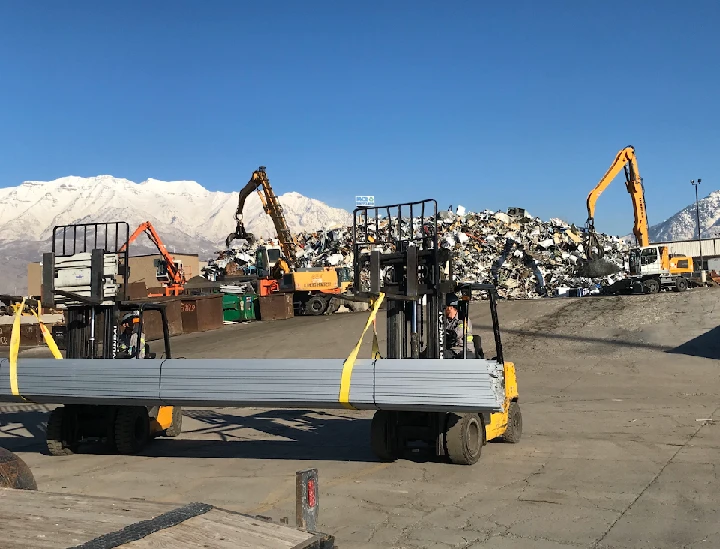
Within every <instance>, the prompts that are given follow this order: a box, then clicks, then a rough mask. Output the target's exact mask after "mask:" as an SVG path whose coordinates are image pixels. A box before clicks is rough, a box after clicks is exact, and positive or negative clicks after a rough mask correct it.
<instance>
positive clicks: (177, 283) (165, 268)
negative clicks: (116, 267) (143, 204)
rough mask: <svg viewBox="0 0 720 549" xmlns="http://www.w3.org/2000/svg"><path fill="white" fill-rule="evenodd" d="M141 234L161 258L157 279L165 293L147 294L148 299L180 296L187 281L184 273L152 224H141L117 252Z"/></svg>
mask: <svg viewBox="0 0 720 549" xmlns="http://www.w3.org/2000/svg"><path fill="white" fill-rule="evenodd" d="M142 233H145V234H146V235H147V237H148V238H149V239H150V241H151V242H152V243H153V244H155V247H156V248H157V249H158V251H159V252H160V255H161V256H162V261H160V263H159V264H158V268H157V279H158V281H160V282H162V284H163V287H164V291H165V293H162V294H149V295H148V297H162V296H176V295H180V293H181V292H182V291H183V289H184V287H185V283H186V282H187V280H186V279H185V273H184V272H183V267H182V263H181V262H179V261H175V258H173V256H172V255H170V252H169V251H168V250H167V248H166V247H165V244H163V241H162V239H161V238H160V235H159V234H158V233H157V231H156V230H155V227H153V225H152V223H150V222H149V221H145V222H144V223H141V224H140V225H139V226H138V228H137V229H135V232H134V233H133V234H132V235H130V238H129V239H128V241H127V243H125V244H123V245H122V247H121V248H120V250H119V251H120V252H122V251H123V250H124V249H125V248H126V247H127V246H128V245H129V244H130V243H131V242H134V241H135V239H136V238H137V237H138V236H140V235H141V234H142Z"/></svg>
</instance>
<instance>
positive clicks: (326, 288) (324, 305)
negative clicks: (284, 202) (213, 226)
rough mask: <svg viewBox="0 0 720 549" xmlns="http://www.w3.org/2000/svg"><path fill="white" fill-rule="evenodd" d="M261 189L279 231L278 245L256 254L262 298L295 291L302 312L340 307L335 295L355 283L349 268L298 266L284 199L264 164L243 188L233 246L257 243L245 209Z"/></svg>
mask: <svg viewBox="0 0 720 549" xmlns="http://www.w3.org/2000/svg"><path fill="white" fill-rule="evenodd" d="M253 191H257V193H258V196H259V197H260V201H261V202H262V205H263V209H264V210H265V213H266V214H267V215H269V216H270V218H271V219H272V221H273V225H274V226H275V232H276V233H277V241H278V245H272V244H270V245H265V246H259V247H258V248H257V251H256V254H255V266H256V268H257V273H258V293H259V294H260V296H261V297H264V296H267V295H270V294H272V293H275V292H286V293H292V294H293V305H294V308H295V311H296V312H297V313H299V314H309V315H322V314H325V313H326V312H328V311H330V312H332V309H333V308H336V307H337V306H339V301H338V300H333V299H332V298H333V297H334V296H339V295H340V294H342V293H343V292H344V291H345V290H346V289H347V287H348V286H350V284H351V276H350V269H349V268H347V267H308V268H299V267H298V266H297V263H298V261H297V253H296V250H297V247H298V244H297V241H296V239H295V237H294V236H293V235H292V233H291V231H290V228H289V227H288V224H287V221H286V220H285V214H284V213H283V208H282V206H281V205H280V201H279V200H278V199H277V196H275V193H274V192H273V190H272V187H271V186H270V180H269V179H268V177H267V173H266V168H265V166H260V167H259V168H258V169H257V170H255V171H254V172H253V174H252V176H251V177H250V181H248V183H247V185H245V186H244V187H243V188H242V190H241V191H240V195H239V197H238V207H237V210H236V211H235V220H236V223H237V224H236V227H235V231H234V232H232V233H230V234H229V235H228V237H227V239H226V240H225V245H226V247H228V248H229V247H230V243H231V242H232V241H233V240H246V241H248V242H249V243H251V244H252V243H253V242H255V240H256V239H255V235H253V234H252V233H249V232H247V231H246V230H245V225H244V223H243V210H244V209H245V201H246V200H247V198H248V196H250V195H251V194H252V193H253Z"/></svg>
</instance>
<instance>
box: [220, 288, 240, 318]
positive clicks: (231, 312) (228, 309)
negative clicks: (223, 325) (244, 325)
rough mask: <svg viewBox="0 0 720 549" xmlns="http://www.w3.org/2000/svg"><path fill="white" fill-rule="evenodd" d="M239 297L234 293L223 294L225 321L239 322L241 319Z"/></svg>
mask: <svg viewBox="0 0 720 549" xmlns="http://www.w3.org/2000/svg"><path fill="white" fill-rule="evenodd" d="M241 301H242V299H241V297H240V296H239V295H234V294H225V295H224V296H223V320H225V321H227V322H239V321H240V320H244V319H243V310H242V304H241Z"/></svg>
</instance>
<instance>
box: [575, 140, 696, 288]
mask: <svg viewBox="0 0 720 549" xmlns="http://www.w3.org/2000/svg"><path fill="white" fill-rule="evenodd" d="M621 170H624V171H625V187H626V188H627V191H628V193H629V194H630V198H631V199H632V204H633V212H634V215H635V223H634V225H633V234H634V235H635V240H636V245H637V246H636V247H634V248H632V249H631V250H630V256H629V258H628V264H629V268H630V278H629V279H627V281H626V282H624V283H621V286H623V287H622V291H623V293H627V292H628V291H635V292H643V293H657V292H659V291H660V290H661V289H672V290H674V291H678V292H683V291H685V290H687V289H688V287H689V282H688V278H687V276H688V275H690V274H691V273H692V272H693V270H694V268H693V260H692V258H690V257H686V256H680V255H675V254H670V251H669V249H668V247H667V246H663V245H656V244H651V243H650V231H649V226H648V218H647V210H646V207H645V191H644V186H643V180H642V177H640V170H639V168H638V162H637V157H636V156H635V148H634V147H633V146H632V145H630V146H627V147H625V148H624V149H622V150H621V151H620V152H618V153H617V155H616V156H615V160H614V161H613V163H612V164H611V165H610V168H609V169H608V171H607V172H605V175H603V177H602V179H600V181H599V182H598V184H597V185H596V186H595V188H594V189H593V190H592V191H590V194H588V197H587V211H588V219H587V223H586V225H585V228H586V232H585V242H584V248H585V253H586V257H587V261H586V263H585V264H584V265H583V270H584V271H585V273H586V274H588V275H590V276H602V275H605V274H610V272H611V271H610V270H608V268H609V264H608V263H607V262H604V261H603V255H604V247H603V243H602V242H601V241H600V238H599V237H598V234H597V232H596V231H595V204H596V202H597V200H598V198H599V197H600V195H601V194H602V192H603V191H604V190H605V189H606V188H607V187H608V185H610V183H611V182H612V181H613V180H614V179H615V177H616V176H617V175H618V174H619V173H620V171H621Z"/></svg>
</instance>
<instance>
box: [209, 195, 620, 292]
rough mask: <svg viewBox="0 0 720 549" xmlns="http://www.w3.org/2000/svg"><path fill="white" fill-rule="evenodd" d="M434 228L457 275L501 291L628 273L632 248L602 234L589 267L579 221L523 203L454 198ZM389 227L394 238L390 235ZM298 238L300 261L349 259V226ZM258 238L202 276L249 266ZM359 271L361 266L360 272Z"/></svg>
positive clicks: (399, 224)
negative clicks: (543, 215) (493, 205)
mask: <svg viewBox="0 0 720 549" xmlns="http://www.w3.org/2000/svg"><path fill="white" fill-rule="evenodd" d="M428 221H430V219H429V218H426V219H425V220H423V219H417V218H416V222H415V223H414V226H412V227H410V220H409V219H401V220H398V219H397V218H394V217H385V218H382V221H381V222H380V223H379V224H378V225H377V226H373V225H371V226H369V227H368V233H369V234H368V241H370V242H374V241H377V240H382V241H399V240H401V238H400V237H403V238H407V235H409V234H410V232H413V233H414V234H415V235H416V236H418V237H422V236H423V235H427V231H428V227H430V226H431V225H430V224H429V223H428ZM438 232H439V234H438V237H439V238H438V241H439V243H440V246H441V247H443V248H447V249H448V250H449V251H450V253H451V255H452V256H453V258H454V277H455V278H456V279H457V280H465V281H477V282H484V283H493V284H495V285H496V287H497V288H498V294H499V295H500V297H503V298H507V299H533V298H539V297H564V296H583V295H589V294H598V293H600V287H601V286H602V285H608V284H612V283H613V282H615V281H617V280H619V279H621V278H625V277H626V265H625V257H626V255H627V252H628V250H629V246H628V244H627V243H626V242H624V241H623V240H621V239H620V238H617V237H611V236H608V235H601V236H602V242H603V243H604V267H603V268H602V269H599V270H598V271H593V270H592V268H590V267H589V266H588V265H587V264H586V262H585V260H584V256H585V254H584V248H583V232H582V230H581V229H579V228H577V227H576V226H575V225H573V224H570V223H566V222H565V221H563V220H561V219H558V218H552V219H550V220H549V221H543V220H541V219H540V218H538V217H533V216H531V215H530V213H529V212H528V211H527V210H525V209H523V208H517V207H513V208H508V210H507V212H503V211H497V212H495V211H490V210H485V211H482V212H468V211H466V209H465V208H464V207H463V206H458V207H457V208H456V210H455V211H452V210H446V211H441V212H439V213H438ZM390 235H392V236H390ZM394 235H397V236H398V238H393V237H394ZM297 241H298V260H299V263H300V266H301V267H321V266H348V267H351V266H352V264H353V256H352V231H351V228H349V227H348V228H343V229H333V230H328V231H320V232H315V233H301V234H299V235H297ZM269 242H271V241H269ZM263 243H264V242H263V241H262V240H259V241H258V242H256V243H254V244H248V243H247V242H239V243H238V244H237V245H236V246H235V247H234V248H232V249H230V250H224V251H222V252H220V253H219V254H218V258H217V259H216V260H214V261H211V262H210V264H209V265H208V267H207V268H206V269H205V276H206V277H208V278H210V279H211V280H223V279H225V278H227V277H231V276H236V275H252V274H254V264H253V262H254V257H255V250H256V248H257V246H258V245H261V244H263ZM385 251H386V252H389V251H391V250H385ZM364 274H365V272H364V271H363V270H361V271H360V275H361V277H363V279H364V278H365V277H364V276H363V275H364ZM385 274H387V273H385ZM361 282H364V280H363V281H361Z"/></svg>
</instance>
